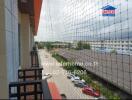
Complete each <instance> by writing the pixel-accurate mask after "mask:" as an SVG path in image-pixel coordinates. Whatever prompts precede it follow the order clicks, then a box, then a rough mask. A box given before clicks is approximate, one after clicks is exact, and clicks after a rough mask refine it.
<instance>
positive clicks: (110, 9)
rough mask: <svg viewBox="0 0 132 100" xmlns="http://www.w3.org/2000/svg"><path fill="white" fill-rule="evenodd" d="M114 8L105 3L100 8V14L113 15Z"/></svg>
mask: <svg viewBox="0 0 132 100" xmlns="http://www.w3.org/2000/svg"><path fill="white" fill-rule="evenodd" d="M115 10H116V8H115V7H113V6H110V5H107V6H105V7H103V8H102V15H103V16H115Z"/></svg>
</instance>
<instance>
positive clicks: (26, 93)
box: [9, 80, 43, 100]
mask: <svg viewBox="0 0 132 100" xmlns="http://www.w3.org/2000/svg"><path fill="white" fill-rule="evenodd" d="M13 89H14V90H15V91H16V92H14V91H12V90H13ZM42 94H43V92H42V85H41V81H40V80H35V81H31V80H30V81H23V82H20V81H19V82H11V83H10V84H9V98H10V99H17V100H23V99H24V100H29V99H33V100H42Z"/></svg>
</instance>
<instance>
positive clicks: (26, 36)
mask: <svg viewBox="0 0 132 100" xmlns="http://www.w3.org/2000/svg"><path fill="white" fill-rule="evenodd" d="M20 21H21V22H20V30H21V33H20V39H21V67H22V68H29V67H30V66H31V60H30V51H31V33H32V32H31V28H30V18H29V15H28V14H22V13H21V14H20Z"/></svg>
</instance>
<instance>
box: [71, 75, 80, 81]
mask: <svg viewBox="0 0 132 100" xmlns="http://www.w3.org/2000/svg"><path fill="white" fill-rule="evenodd" d="M71 81H72V82H75V81H80V77H78V76H75V77H72V78H71Z"/></svg>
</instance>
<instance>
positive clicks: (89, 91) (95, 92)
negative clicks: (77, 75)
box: [82, 86, 100, 97]
mask: <svg viewBox="0 0 132 100" xmlns="http://www.w3.org/2000/svg"><path fill="white" fill-rule="evenodd" d="M82 92H83V93H84V94H87V95H90V96H94V97H100V91H98V90H95V89H93V88H92V87H90V86H87V87H84V88H83V89H82Z"/></svg>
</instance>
